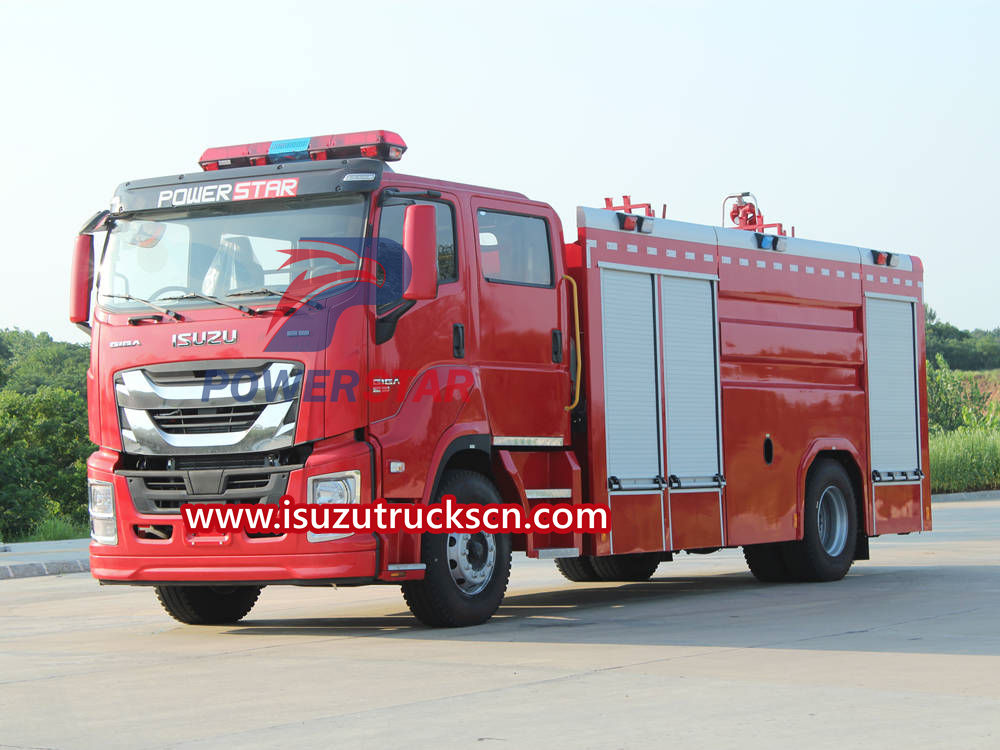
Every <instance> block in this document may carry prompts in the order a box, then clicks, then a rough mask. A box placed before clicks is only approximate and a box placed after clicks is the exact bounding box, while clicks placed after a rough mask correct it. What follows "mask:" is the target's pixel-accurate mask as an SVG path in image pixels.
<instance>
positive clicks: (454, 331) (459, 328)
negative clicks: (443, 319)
mask: <svg viewBox="0 0 1000 750" xmlns="http://www.w3.org/2000/svg"><path fill="white" fill-rule="evenodd" d="M451 354H452V356H453V357H455V359H463V358H464V357H465V326H464V325H462V324H461V323H456V324H455V325H453V326H452V327H451Z"/></svg>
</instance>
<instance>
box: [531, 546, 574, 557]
mask: <svg viewBox="0 0 1000 750" xmlns="http://www.w3.org/2000/svg"><path fill="white" fill-rule="evenodd" d="M535 552H537V553H538V559H539V560H548V559H551V558H553V557H579V556H580V550H578V549H577V548H576V547H549V548H548V549H536V550H535Z"/></svg>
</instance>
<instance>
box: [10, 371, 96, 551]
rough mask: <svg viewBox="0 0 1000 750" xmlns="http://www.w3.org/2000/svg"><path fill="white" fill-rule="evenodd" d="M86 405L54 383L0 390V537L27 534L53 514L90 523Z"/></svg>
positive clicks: (90, 449)
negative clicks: (22, 389)
mask: <svg viewBox="0 0 1000 750" xmlns="http://www.w3.org/2000/svg"><path fill="white" fill-rule="evenodd" d="M92 450H93V446H92V445H91V444H90V442H89V441H88V439H87V406H86V402H85V401H84V399H83V398H82V397H81V396H80V395H79V394H77V393H73V392H71V391H68V390H66V389H65V388H59V387H55V386H50V385H43V386H41V387H39V388H38V389H37V390H36V391H35V392H34V393H18V392H16V391H12V390H9V389H4V390H2V391H0V475H2V476H3V477H4V480H5V481H4V482H3V484H2V485H0V537H3V538H4V539H10V538H15V537H17V536H20V535H23V534H26V533H28V532H30V531H31V529H32V528H33V527H34V526H36V525H37V524H38V522H39V521H41V520H42V519H44V518H46V517H48V516H54V515H61V516H64V517H66V518H68V519H70V520H72V521H74V522H76V523H79V524H83V523H86V520H87V489H86V488H87V469H86V460H87V456H88V455H89V454H90V452H91V451H92Z"/></svg>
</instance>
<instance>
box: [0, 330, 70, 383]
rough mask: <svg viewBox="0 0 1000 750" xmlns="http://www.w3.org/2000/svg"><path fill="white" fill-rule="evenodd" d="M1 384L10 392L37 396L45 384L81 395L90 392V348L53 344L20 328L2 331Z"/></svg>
mask: <svg viewBox="0 0 1000 750" xmlns="http://www.w3.org/2000/svg"><path fill="white" fill-rule="evenodd" d="M0 358H2V359H3V366H2V370H3V372H2V375H0V382H2V384H3V387H5V388H7V389H8V390H13V391H17V392H18V393H25V394H30V393H35V392H36V391H37V390H38V389H39V388H40V387H42V386H43V385H49V386H55V387H58V388H65V389H66V390H68V391H72V392H74V393H77V394H79V395H81V396H86V392H87V366H88V364H89V363H90V349H89V347H87V346H86V345H80V344H70V343H67V342H65V341H53V340H52V337H51V336H49V335H48V334H47V333H40V334H38V335H37V336H36V335H35V334H33V333H31V332H29V331H21V330H18V329H16V328H15V329H12V330H5V331H0Z"/></svg>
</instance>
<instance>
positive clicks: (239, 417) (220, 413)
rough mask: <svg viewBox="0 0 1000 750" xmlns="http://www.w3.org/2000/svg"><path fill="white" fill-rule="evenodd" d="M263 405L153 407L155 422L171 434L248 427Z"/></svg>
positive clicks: (259, 413) (152, 414) (231, 430)
mask: <svg viewBox="0 0 1000 750" xmlns="http://www.w3.org/2000/svg"><path fill="white" fill-rule="evenodd" d="M263 411H264V407H263V406H257V405H251V406H209V407H205V408H201V409H199V408H187V409H184V408H179V409H150V410H149V416H150V418H152V420H153V424H155V425H156V426H157V427H159V428H160V429H161V430H163V431H164V432H169V433H171V434H172V435H197V434H200V433H206V432H208V433H211V432H237V431H240V430H249V429H250V428H251V427H252V426H253V423H254V422H256V421H257V418H258V417H259V416H260V415H261V412H263Z"/></svg>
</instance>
